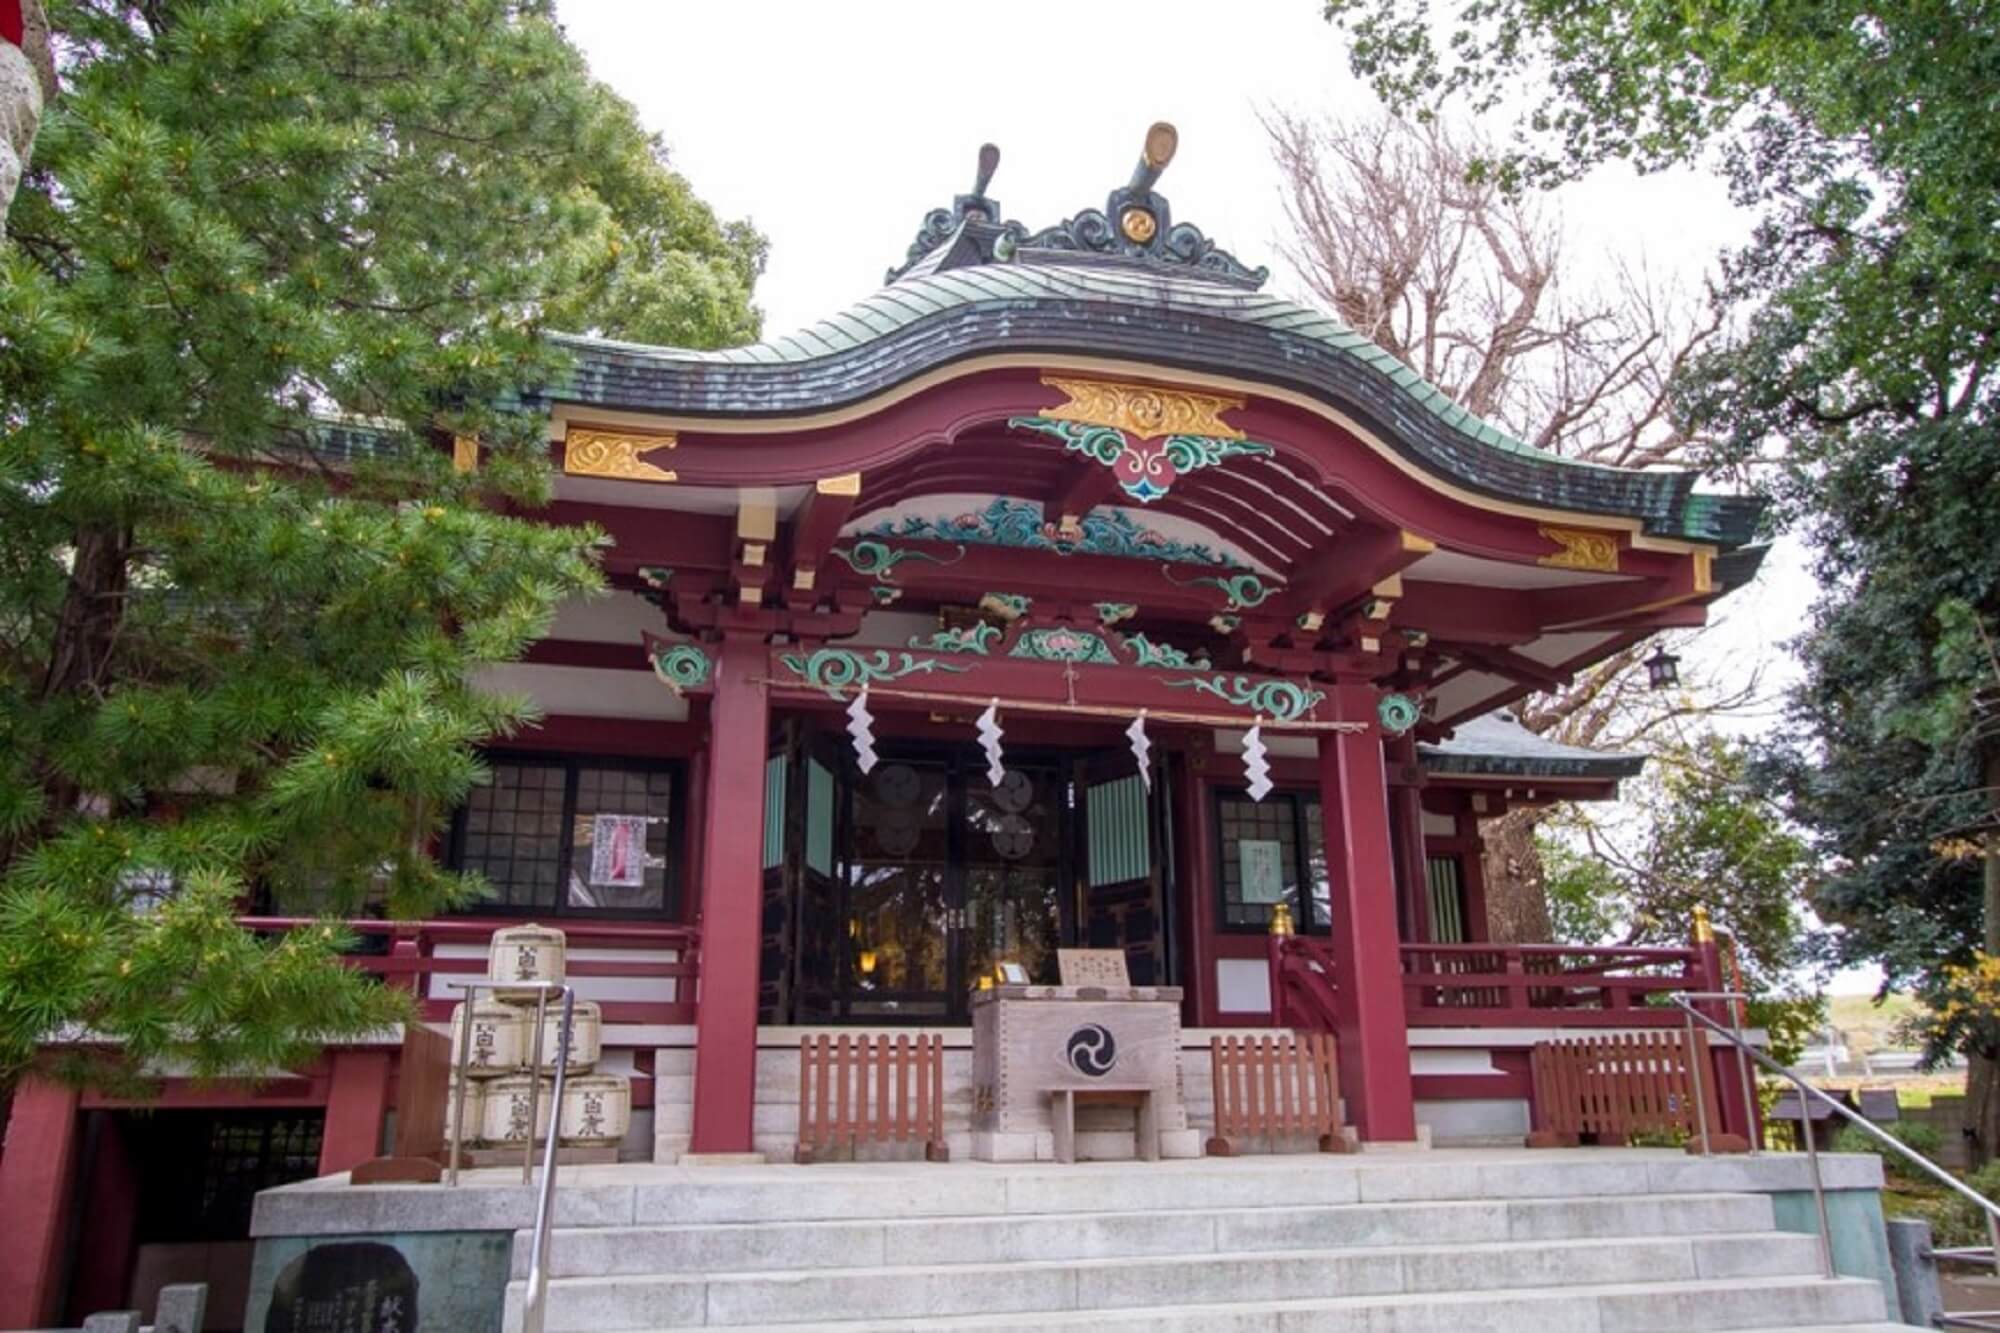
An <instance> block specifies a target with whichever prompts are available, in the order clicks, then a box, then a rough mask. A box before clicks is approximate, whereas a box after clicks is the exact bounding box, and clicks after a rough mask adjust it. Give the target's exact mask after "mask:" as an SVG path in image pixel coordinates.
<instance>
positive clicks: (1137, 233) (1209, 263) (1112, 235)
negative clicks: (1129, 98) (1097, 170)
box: [995, 120, 1270, 287]
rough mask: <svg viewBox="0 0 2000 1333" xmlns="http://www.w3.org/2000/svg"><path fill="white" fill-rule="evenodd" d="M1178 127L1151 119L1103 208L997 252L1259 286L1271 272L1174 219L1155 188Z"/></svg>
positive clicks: (1177, 141)
mask: <svg viewBox="0 0 2000 1333" xmlns="http://www.w3.org/2000/svg"><path fill="white" fill-rule="evenodd" d="M1180 142H1181V136H1180V131H1178V130H1176V129H1175V128H1174V127H1173V126H1172V125H1170V124H1168V123H1167V122H1166V121H1164V120H1159V121H1155V122H1153V124H1152V125H1151V126H1150V127H1149V128H1148V129H1147V130H1146V139H1145V142H1144V144H1143V145H1142V146H1141V148H1140V150H1139V165H1138V166H1136V167H1134V168H1133V169H1132V178H1131V179H1130V180H1129V181H1127V182H1126V183H1125V184H1124V185H1123V186H1121V187H1120V188H1118V189H1116V190H1113V191H1112V192H1111V195H1110V197H1109V198H1108V199H1106V200H1105V203H1104V208H1103V209H1102V210H1101V211H1100V210H1098V209H1095V208H1086V209H1085V210H1083V212H1081V213H1078V214H1076V215H1075V216H1074V217H1071V218H1069V219H1068V220H1066V221H1063V222H1059V223H1057V224H1056V225H1055V226H1053V227H1046V228H1044V229H1042V230H1041V231H1038V232H1036V233H1035V234H1034V235H1032V236H1028V237H1025V238H1023V239H1021V240H1019V241H1017V242H1015V243H1014V244H1013V245H1011V246H1008V245H1002V246H1001V247H999V248H997V249H996V251H995V253H996V254H997V255H999V257H1001V258H1003V259H1005V258H1009V257H1011V256H1013V255H1016V254H1019V253H1021V252H1022V251H1025V250H1070V251H1078V252H1086V253H1091V252H1094V253H1097V254H1107V255H1116V256H1119V257H1121V258H1125V259H1139V260H1151V261H1153V262H1155V263H1161V264H1173V265H1176V266H1183V267H1187V268H1191V269H1195V270H1196V271H1198V272H1199V273H1201V275H1202V276H1203V277H1207V278H1213V279H1216V280H1219V281H1222V282H1227V283H1230V284H1231V285H1233V286H1239V287H1260V286H1262V285H1263V283H1264V280H1265V279H1266V278H1268V277H1269V276H1270V270H1269V269H1264V268H1251V267H1249V266H1248V265H1247V264H1244V263H1242V262H1241V261H1239V260H1238V259H1237V258H1236V256H1235V255H1232V254H1230V253H1229V252H1228V251H1227V250H1223V249H1221V248H1219V247H1218V246H1217V245H1216V244H1215V242H1214V241H1211V240H1209V239H1208V237H1206V236H1204V235H1203V234H1202V231H1201V228H1199V227H1197V226H1195V225H1194V224H1193V223H1191V222H1181V223H1176V222H1175V221H1174V220H1173V211H1172V209H1170V208H1169V207H1168V205H1167V200H1166V196H1165V195H1161V194H1157V193H1155V192H1154V190H1153V186H1154V185H1155V184H1157V183H1158V182H1159V179H1160V173H1161V172H1163V171H1165V170H1166V169H1167V164H1168V163H1170V162H1172V161H1173V160H1174V153H1175V152H1176V151H1177V150H1178V149H1179V148H1180Z"/></svg>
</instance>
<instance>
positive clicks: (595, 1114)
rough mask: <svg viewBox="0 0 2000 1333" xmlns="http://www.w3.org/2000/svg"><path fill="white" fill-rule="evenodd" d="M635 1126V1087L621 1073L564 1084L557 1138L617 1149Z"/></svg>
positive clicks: (583, 1076) (583, 1077)
mask: <svg viewBox="0 0 2000 1333" xmlns="http://www.w3.org/2000/svg"><path fill="white" fill-rule="evenodd" d="M631 1125H632V1085H631V1083H629V1082H627V1081H626V1079H625V1076H624V1075H622V1074H578V1075H576V1076H575V1077H573V1078H569V1079H565V1080H564V1082H563V1104H562V1120H561V1121H560V1122H558V1123H557V1126H556V1137H557V1138H558V1139H560V1140H561V1141H562V1142H564V1143H569V1144H575V1145H577V1146H578V1147H585V1148H610V1147H616V1146H617V1145H618V1144H619V1143H621V1142H623V1141H624V1138H625V1131H626V1130H627V1129H629V1128H631Z"/></svg>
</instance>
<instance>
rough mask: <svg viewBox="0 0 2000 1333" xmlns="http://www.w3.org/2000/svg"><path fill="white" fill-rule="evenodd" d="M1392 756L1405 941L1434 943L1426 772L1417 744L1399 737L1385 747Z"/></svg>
mask: <svg viewBox="0 0 2000 1333" xmlns="http://www.w3.org/2000/svg"><path fill="white" fill-rule="evenodd" d="M1384 748H1385V749H1386V751H1387V753H1388V763H1389V768H1390V770H1391V772H1390V785H1389V825H1390V832H1389V840H1390V845H1391V846H1392V847H1393V848H1394V851H1395V856H1396V866H1397V870H1398V877H1399V879H1400V882H1401V884H1402V886H1403V896H1404V898H1405V900H1406V909H1407V910H1406V911H1405V912H1403V913H1402V914H1401V916H1400V918H1399V919H1400V920H1401V921H1403V922H1404V923H1405V926H1404V929H1405V930H1406V932H1407V934H1406V936H1405V938H1406V939H1407V940H1408V942H1409V943H1412V944H1426V943H1431V942H1433V941H1435V940H1436V939H1437V933H1436V929H1435V927H1434V925H1433V924H1432V922H1431V887H1430V885H1431V878H1430V866H1429V864H1428V862H1427V860H1426V858H1425V856H1424V805H1423V801H1424V789H1423V770H1422V769H1421V768H1419V767H1418V764H1417V742H1416V739H1415V738H1414V737H1412V736H1398V737H1396V738H1395V739H1394V740H1392V741H1389V742H1388V743H1387V744H1386V746H1385V747H1384Z"/></svg>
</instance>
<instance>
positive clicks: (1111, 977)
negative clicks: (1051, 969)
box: [1056, 949, 1132, 990]
mask: <svg viewBox="0 0 2000 1333" xmlns="http://www.w3.org/2000/svg"><path fill="white" fill-rule="evenodd" d="M1056 968H1057V970H1058V971H1059V973H1060V975H1061V977H1062V984H1063V985H1065V986H1104V987H1107V988H1116V989H1118V990H1126V989H1129V988H1130V987H1131V985H1132V979H1131V977H1130V976H1129V975H1128V974H1127V973H1126V971H1125V951H1124V950H1123V949H1057V950H1056Z"/></svg>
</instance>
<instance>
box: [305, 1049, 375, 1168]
mask: <svg viewBox="0 0 2000 1333" xmlns="http://www.w3.org/2000/svg"><path fill="white" fill-rule="evenodd" d="M332 1064H333V1081H332V1083H331V1085H330V1086H329V1087H328V1089H327V1095H326V1132H325V1135H324V1136H323V1137H322V1138H321V1139H320V1146H319V1173H320V1174H321V1175H323V1176H330V1175H332V1174H334V1173H335V1172H336V1171H351V1170H353V1169H354V1168H355V1167H357V1166H359V1165H361V1163H363V1162H366V1161H368V1160H370V1159H372V1158H375V1157H379V1156H381V1155H382V1117H383V1116H384V1115H385V1114H387V1112H388V1110H389V1068H390V1056H389V1052H387V1051H335V1052H334V1053H333V1059H332Z"/></svg>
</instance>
